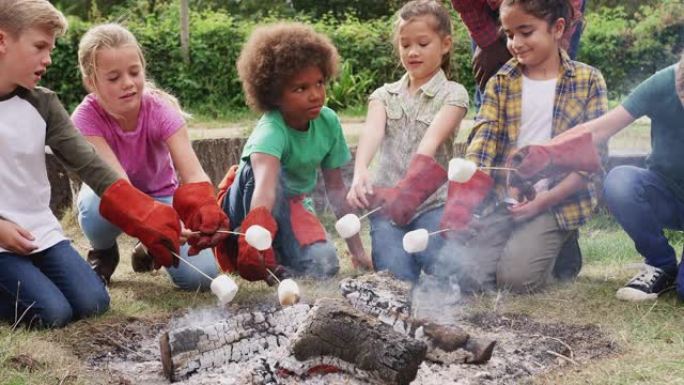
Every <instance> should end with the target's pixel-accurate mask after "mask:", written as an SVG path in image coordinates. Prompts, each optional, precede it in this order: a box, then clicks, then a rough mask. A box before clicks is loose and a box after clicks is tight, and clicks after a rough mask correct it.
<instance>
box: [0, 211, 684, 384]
mask: <svg viewBox="0 0 684 385" xmlns="http://www.w3.org/2000/svg"><path fill="white" fill-rule="evenodd" d="M65 218H66V219H65V220H63V224H64V226H65V228H66V229H67V232H68V234H69V235H70V236H72V237H73V239H74V242H75V245H76V246H77V248H79V249H80V251H82V252H84V251H85V245H86V243H85V240H84V239H83V237H82V235H81V234H80V231H79V230H78V227H77V225H76V224H75V223H74V221H73V219H71V218H72V216H71V215H67V216H66V217H65ZM325 222H326V225H327V226H328V227H330V225H331V223H332V220H331V218H330V217H327V219H326V221H325ZM364 238H365V239H364V241H365V242H366V244H368V241H369V240H368V232H367V229H364ZM120 246H121V249H122V262H121V264H120V265H119V268H118V269H117V271H116V273H115V275H114V282H115V283H114V285H113V286H112V288H111V291H110V293H111V296H112V307H111V310H110V311H109V312H107V313H105V314H104V315H102V316H100V317H96V318H92V319H89V320H85V321H79V322H76V323H74V324H72V325H69V326H68V327H66V328H63V329H59V330H49V331H39V330H25V329H23V328H21V327H19V328H18V329H16V330H12V328H11V327H10V326H9V325H3V326H0V341H1V344H0V384H16V385H20V384H92V383H95V382H94V381H95V380H94V378H95V376H94V374H93V373H91V372H88V371H87V370H86V367H85V363H84V358H86V357H83V354H84V352H85V353H87V349H86V350H85V351H84V347H83V346H81V345H82V344H84V343H85V344H86V347H87V345H88V343H87V341H88V338H89V335H90V334H91V333H92V330H93V329H94V328H95V329H98V328H99V329H102V328H107V327H111V326H112V325H121V324H126V323H128V322H131V320H134V319H141V320H146V321H149V322H160V321H161V322H163V321H164V320H166V319H167V318H168V317H170V316H172V315H173V314H174V313H177V312H178V311H179V310H183V309H188V308H196V307H206V306H213V305H214V298H213V297H212V295H211V294H208V293H191V292H182V291H179V290H176V289H174V288H173V287H172V285H171V284H170V282H169V281H168V279H166V277H165V276H164V274H162V273H156V274H136V273H133V272H132V270H131V268H130V263H129V261H130V259H129V253H130V250H131V249H132V246H133V241H132V240H131V239H130V238H127V237H122V239H121V243H120ZM337 246H338V249H339V250H341V253H340V254H341V256H342V271H341V273H340V276H342V277H344V276H350V275H352V274H354V271H353V270H352V268H351V266H350V264H349V258H348V255H347V254H346V251H342V250H345V248H344V247H343V242H342V241H339V240H338V241H337ZM581 246H582V250H583V253H584V256H585V266H584V268H583V270H582V273H581V274H580V277H579V278H578V279H577V281H576V282H574V283H572V284H557V285H554V286H552V287H550V288H549V289H548V290H546V291H544V292H542V293H539V294H533V295H525V296H515V295H504V296H503V297H502V298H497V296H495V295H483V296H481V297H478V299H477V301H476V302H475V305H474V307H473V310H481V309H489V310H491V309H497V311H500V312H513V313H524V314H529V315H531V316H532V317H533V318H535V319H537V320H540V321H546V322H558V321H562V322H566V323H574V324H586V323H593V324H598V325H600V326H601V328H602V329H603V330H604V331H605V332H606V333H607V334H608V335H609V336H610V337H612V339H614V340H615V341H616V342H617V343H618V345H619V346H620V351H619V352H618V353H617V354H616V355H614V356H612V357H610V358H607V359H603V360H599V361H595V362H590V363H588V364H587V365H583V366H581V367H574V366H570V367H566V368H565V369H562V370H557V371H554V372H552V373H547V374H545V375H542V376H539V377H537V378H535V379H534V381H533V382H534V383H538V384H684V361H683V360H684V358H683V357H684V355H683V354H682V352H684V333H683V331H684V305H682V303H681V302H678V301H677V300H676V298H675V296H674V293H670V294H668V295H666V296H664V297H662V298H661V299H660V300H658V301H657V302H652V303H646V304H632V303H625V302H621V301H618V300H616V299H615V297H614V293H615V290H617V289H618V288H619V287H620V286H621V285H622V284H624V282H625V281H626V280H628V279H629V278H630V277H631V275H633V274H634V271H633V270H630V268H629V266H628V265H629V264H634V263H638V262H641V258H640V257H639V255H638V253H637V252H636V250H634V247H633V246H632V243H631V241H630V240H629V238H628V237H627V236H626V235H625V234H624V232H622V231H621V229H620V228H619V226H617V224H616V223H615V222H614V221H613V220H612V219H611V218H610V217H609V216H608V215H606V214H599V215H597V216H596V217H595V218H594V219H593V220H592V221H591V222H590V223H589V224H588V225H587V226H585V227H584V228H583V229H582V236H581ZM681 246H682V245H681V244H676V247H677V249H679V248H681ZM338 278H339V277H338ZM300 284H301V286H302V291H303V293H304V300H306V301H312V300H313V299H314V298H316V297H319V296H323V295H331V294H334V293H335V292H336V290H337V288H336V287H337V280H329V281H324V282H315V281H311V280H303V281H302V282H300ZM239 285H240V291H239V293H238V296H237V297H236V299H235V301H236V302H237V303H242V304H247V303H252V302H263V301H275V295H274V290H273V288H269V287H268V286H266V285H265V284H262V283H247V282H244V281H242V282H239ZM78 353H80V354H81V355H82V356H80V357H79V356H78V355H77V354H78ZM21 355H28V357H30V358H31V359H32V362H33V364H31V365H26V364H23V365H19V364H17V363H16V361H17V357H21ZM86 355H87V354H86ZM99 376H101V374H100V375H99Z"/></svg>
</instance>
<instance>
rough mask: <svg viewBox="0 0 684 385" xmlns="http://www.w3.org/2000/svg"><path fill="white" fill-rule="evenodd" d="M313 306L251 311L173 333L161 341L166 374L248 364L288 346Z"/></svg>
mask: <svg viewBox="0 0 684 385" xmlns="http://www.w3.org/2000/svg"><path fill="white" fill-rule="evenodd" d="M309 309H310V306H308V305H303V304H301V305H295V306H290V307H287V308H284V309H281V310H276V309H272V311H256V310H255V311H247V312H242V313H238V314H236V315H235V316H234V317H232V318H230V319H226V320H224V321H221V322H218V323H215V324H211V325H208V326H203V327H192V326H190V327H185V328H179V329H176V330H171V331H169V332H167V333H165V334H163V335H162V336H161V337H160V339H159V345H160V352H161V362H162V367H163V369H164V374H165V375H166V377H167V378H168V379H169V380H170V381H176V380H179V379H183V378H187V377H189V376H190V375H192V374H193V373H195V372H197V371H198V370H205V369H210V368H217V367H221V366H223V365H225V364H228V363H240V362H246V361H249V360H251V359H252V358H254V357H255V356H256V355H259V354H262V353H266V352H268V351H270V350H273V349H276V348H278V347H280V346H284V345H287V344H288V341H289V337H290V336H291V335H293V334H294V332H295V331H296V330H297V326H299V325H300V324H301V323H302V322H303V321H304V319H305V318H306V316H307V313H308V312H309Z"/></svg>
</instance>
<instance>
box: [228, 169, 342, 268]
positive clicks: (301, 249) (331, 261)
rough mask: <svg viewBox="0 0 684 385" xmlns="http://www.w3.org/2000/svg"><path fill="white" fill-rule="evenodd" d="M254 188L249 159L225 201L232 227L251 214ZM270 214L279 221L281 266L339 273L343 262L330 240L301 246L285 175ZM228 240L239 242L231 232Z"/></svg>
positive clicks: (277, 252)
mask: <svg viewBox="0 0 684 385" xmlns="http://www.w3.org/2000/svg"><path fill="white" fill-rule="evenodd" d="M254 187H255V184H254V172H253V171H252V166H251V165H250V163H249V162H247V163H245V164H243V165H242V166H241V167H240V171H239V173H238V175H237V177H236V178H235V182H234V183H233V185H232V186H231V187H230V190H229V191H228V195H227V196H226V199H225V200H224V201H223V211H225V213H226V215H228V217H229V218H230V225H231V227H232V228H233V229H236V228H238V227H239V226H240V225H241V224H242V221H243V220H244V219H245V216H247V213H249V210H250V208H251V205H252V195H253V193H254ZM271 214H272V215H273V218H274V219H275V221H276V223H277V224H278V232H277V233H276V236H275V239H273V250H274V251H275V255H276V259H277V260H278V263H279V264H280V265H282V266H284V267H286V268H289V269H290V270H291V271H292V273H294V274H297V275H307V276H312V277H316V278H327V277H332V276H333V275H335V274H336V273H337V271H338V270H339V269H340V264H339V260H338V258H337V251H336V250H335V246H334V245H333V244H332V243H331V242H330V240H326V241H325V242H316V243H312V244H310V245H305V246H300V245H299V242H298V241H297V239H296V238H295V234H294V231H293V230H292V222H291V220H290V204H289V201H288V198H287V197H286V196H285V193H284V188H283V181H282V178H281V181H280V183H279V186H278V191H277V193H276V202H275V204H274V206H273V209H272V210H271ZM228 242H237V236H235V235H231V237H230V238H229V239H228Z"/></svg>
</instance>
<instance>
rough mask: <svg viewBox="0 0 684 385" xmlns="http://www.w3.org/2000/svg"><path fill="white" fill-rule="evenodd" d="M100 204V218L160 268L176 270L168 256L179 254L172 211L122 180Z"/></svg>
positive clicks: (176, 222)
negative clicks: (136, 242)
mask: <svg viewBox="0 0 684 385" xmlns="http://www.w3.org/2000/svg"><path fill="white" fill-rule="evenodd" d="M101 199H102V200H101V201H100V214H101V215H102V217H103V218H105V219H107V220H108V221H110V222H111V223H113V224H114V225H116V226H118V227H119V228H120V229H121V230H122V231H123V232H125V233H126V234H128V235H130V236H132V237H135V238H138V239H139V240H140V242H142V244H143V245H145V247H146V248H147V249H148V251H149V253H150V255H152V257H153V258H154V263H155V266H156V267H157V268H159V267H160V266H164V267H170V266H178V259H177V258H174V256H173V255H172V254H171V252H172V251H173V252H175V253H178V252H179V250H180V219H179V218H178V214H177V213H176V210H174V209H173V207H171V206H168V205H165V204H163V203H159V202H157V201H155V200H154V199H152V198H151V197H150V196H148V195H147V194H145V193H143V192H141V191H140V190H138V189H136V188H135V187H133V186H132V185H131V184H130V183H128V182H127V181H125V180H123V179H119V180H118V181H116V182H114V183H113V184H112V185H111V186H109V188H107V190H105V192H104V194H102V197H101Z"/></svg>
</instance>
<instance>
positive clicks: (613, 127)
mask: <svg viewBox="0 0 684 385" xmlns="http://www.w3.org/2000/svg"><path fill="white" fill-rule="evenodd" d="M634 120H635V119H634V117H633V116H632V115H630V114H629V112H627V110H626V109H625V108H624V107H622V106H618V107H615V108H613V109H612V110H610V111H608V112H607V113H606V114H605V115H603V116H601V117H599V118H596V119H594V120H590V121H588V122H586V123H583V124H580V125H579V126H577V127H576V128H575V129H580V127H581V129H582V130H586V131H589V132H591V133H592V139H593V141H594V144H596V145H601V144H606V143H607V142H608V140H609V139H610V138H611V137H612V136H613V135H615V134H617V133H618V132H620V131H621V130H622V129H623V128H625V127H627V126H629V125H630V124H631V123H632V122H634Z"/></svg>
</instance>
